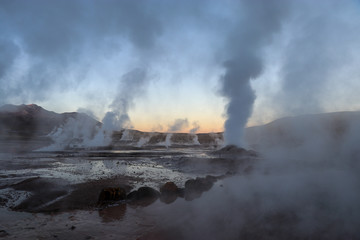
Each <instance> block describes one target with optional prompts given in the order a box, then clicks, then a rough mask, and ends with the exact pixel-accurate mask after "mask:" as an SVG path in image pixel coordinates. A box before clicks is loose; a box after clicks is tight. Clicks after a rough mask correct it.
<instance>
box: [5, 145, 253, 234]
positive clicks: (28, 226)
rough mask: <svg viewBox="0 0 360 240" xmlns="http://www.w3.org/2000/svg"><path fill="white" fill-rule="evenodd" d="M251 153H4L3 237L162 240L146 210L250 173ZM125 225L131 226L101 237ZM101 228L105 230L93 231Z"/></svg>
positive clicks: (191, 198) (191, 197)
mask: <svg viewBox="0 0 360 240" xmlns="http://www.w3.org/2000/svg"><path fill="white" fill-rule="evenodd" d="M223 151H224V152H227V153H229V152H231V151H235V149H224V150H223ZM236 151H238V150H236ZM247 153H248V152H246V151H245V152H243V153H242V155H241V156H240V155H239V156H238V157H237V158H222V157H221V156H219V154H220V152H214V151H213V150H211V149H201V148H198V149H193V148H188V149H179V148H175V149H163V148H161V149H151V150H126V151H125V150H124V151H82V152H74V151H65V152H64V151H63V152H32V153H23V154H8V153H6V154H1V156H0V157H1V161H0V164H1V165H2V166H1V170H0V206H1V209H2V210H1V213H0V230H1V232H0V237H4V238H9V239H16V238H17V239H19V238H22V237H25V236H27V237H26V238H37V239H48V238H50V239H51V238H53V239H68V238H69V237H70V236H71V238H73V237H74V236H76V238H78V237H79V239H92V238H96V239H100V238H101V239H137V238H139V239H158V237H159V233H157V232H156V231H157V230H156V229H157V225H156V224H155V223H147V221H150V220H151V216H150V217H149V216H147V214H148V213H147V211H148V210H149V209H156V208H164V206H168V205H169V206H170V205H174V204H176V203H178V202H183V203H186V202H192V201H194V200H196V199H199V198H201V196H202V195H203V194H204V193H206V192H208V191H211V189H212V188H213V187H214V186H217V187H219V186H220V185H221V181H222V179H224V178H226V177H229V176H232V175H234V174H238V173H240V172H241V173H244V174H245V173H246V172H247V171H250V170H251V167H250V165H251V164H250V162H252V161H256V155H254V154H253V153H252V152H249V154H247ZM174 206H175V205H174ZM151 211H152V210H151ZM30 213H31V214H32V215H30ZM33 214H35V215H33ZM152 214H153V213H152ZM9 216H10V218H12V219H14V220H12V221H9V220H8V219H9ZM91 219H92V220H91ZM124 221H125V222H127V223H125V226H128V228H129V229H126V228H125V229H124V228H122V230H119V229H117V230H111V231H112V234H110V233H109V234H107V233H102V234H100V232H104V231H106V229H109V228H110V229H111V228H113V227H114V226H113V225H114V224H115V225H117V224H118V222H122V223H121V225H123V224H124ZM132 221H135V223H134V222H132ZM151 221H152V220H151ZM151 221H150V222H151ZM14 222H16V224H15V225H14V224H12V223H14ZM131 222H132V224H134V225H133V226H131V227H130V226H129V225H128V224H129V223H131ZM10 223H11V224H10ZM96 223H99V224H100V223H101V226H96V227H95V228H96V230H95V228H94V225H96ZM147 224H148V225H147ZM155 230H156V231H155ZM117 234H121V235H124V236H122V237H119V236H118V235H117ZM126 234H130V235H131V237H130V238H128V237H129V235H126ZM148 234H150V235H148ZM164 234H165V233H162V235H164ZM166 234H169V233H166ZM166 234H165V235H166ZM153 235H154V236H153ZM165 235H164V236H165ZM104 236H106V237H105V238H103V237H104ZM126 236H127V237H126Z"/></svg>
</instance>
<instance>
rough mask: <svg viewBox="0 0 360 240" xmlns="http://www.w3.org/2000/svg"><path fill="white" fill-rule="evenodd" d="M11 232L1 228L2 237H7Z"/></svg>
mask: <svg viewBox="0 0 360 240" xmlns="http://www.w3.org/2000/svg"><path fill="white" fill-rule="evenodd" d="M9 235H10V234H9V233H8V232H7V231H5V230H0V237H7V236H9Z"/></svg>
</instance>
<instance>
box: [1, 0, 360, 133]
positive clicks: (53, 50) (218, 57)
mask: <svg viewBox="0 0 360 240" xmlns="http://www.w3.org/2000/svg"><path fill="white" fill-rule="evenodd" d="M0 30H1V31H0V104H5V103H11V104H22V103H25V104H29V103H36V104H38V105H41V106H43V107H44V108H46V109H48V110H52V111H56V112H64V111H78V110H79V111H84V112H87V113H89V114H93V115H94V116H96V117H97V118H98V119H99V120H102V119H103V118H104V117H106V116H108V117H109V116H110V115H107V113H112V114H113V115H116V116H118V118H117V119H118V120H119V119H120V120H121V123H123V122H125V123H126V124H127V125H126V126H132V127H134V128H136V129H140V130H146V131H151V130H157V131H168V130H171V131H186V132H187V131H190V130H191V129H193V131H194V130H198V131H200V132H209V131H222V130H223V129H224V122H225V120H226V119H227V118H229V119H233V121H228V122H227V127H228V128H231V127H232V126H233V125H234V124H235V125H237V124H238V123H239V124H238V125H239V126H240V127H241V126H242V125H244V124H246V121H247V119H248V117H250V119H249V121H248V122H247V125H256V124H262V123H266V122H269V121H271V120H273V119H276V118H279V117H283V116H290V115H298V114H307V113H318V112H330V111H344V110H360V94H359V90H360V67H359V66H360V2H359V1H357V0H343V1H337V0H319V1H310V0H304V1H296V0H256V1H250V0H243V1H240V0H239V1H237V0H222V1H215V0H213V1H212V0H196V1H194V0H192V1H190V0H183V1H175V0H173V1H171V0H144V1H141V0H139V1H130V0H119V1H112V0H98V1H95V0H61V1H60V0H1V1H0ZM105 119H108V118H104V120H105ZM243 122H244V123H243Z"/></svg>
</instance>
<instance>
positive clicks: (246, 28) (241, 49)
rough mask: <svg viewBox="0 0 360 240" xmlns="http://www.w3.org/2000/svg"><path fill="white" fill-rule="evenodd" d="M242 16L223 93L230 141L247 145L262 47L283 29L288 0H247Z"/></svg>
mask: <svg viewBox="0 0 360 240" xmlns="http://www.w3.org/2000/svg"><path fill="white" fill-rule="evenodd" d="M241 7H242V10H243V11H242V18H241V19H239V22H237V23H236V25H235V29H233V31H232V32H231V34H230V35H229V37H228V41H227V45H226V48H227V49H226V52H227V54H228V56H227V57H228V60H227V61H225V63H224V67H225V70H226V72H225V75H224V76H223V78H222V81H223V85H222V89H221V94H222V95H223V96H224V97H226V98H227V99H228V100H229V102H228V105H227V108H226V115H227V120H226V122H225V133H224V134H225V142H226V144H235V145H238V146H242V145H244V141H243V136H244V127H245V125H246V123H247V120H248V118H249V116H250V114H251V112H252V107H253V103H254V101H255V94H254V92H253V90H252V88H251V86H250V80H251V79H254V78H256V77H258V76H259V75H260V73H261V72H262V70H263V60H262V57H261V51H262V49H263V48H264V47H265V46H266V45H267V44H269V43H270V41H271V39H272V36H273V35H274V34H275V33H276V32H277V31H278V30H279V29H280V27H281V22H282V19H283V17H284V15H285V13H286V9H287V7H286V3H285V1H271V3H269V2H268V1H250V0H245V1H243V4H242V5H241Z"/></svg>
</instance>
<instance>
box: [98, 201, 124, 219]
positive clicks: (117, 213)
mask: <svg viewBox="0 0 360 240" xmlns="http://www.w3.org/2000/svg"><path fill="white" fill-rule="evenodd" d="M98 213H99V217H101V219H102V222H105V223H107V222H114V221H121V220H123V218H124V216H125V213H126V204H125V203H123V204H120V205H118V206H113V207H108V208H104V209H100V210H99V211H98Z"/></svg>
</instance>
